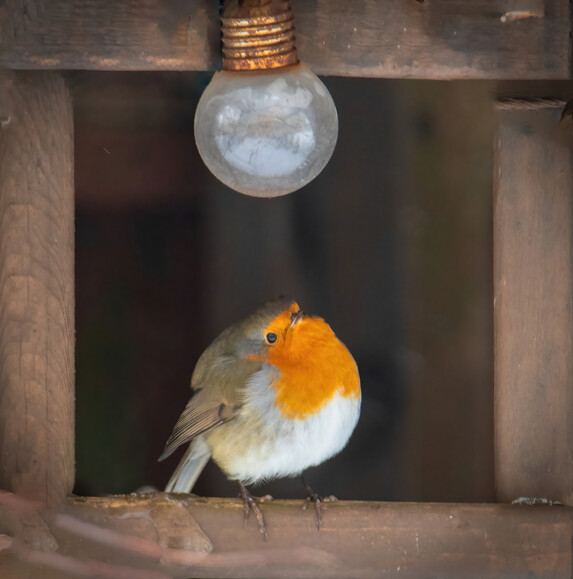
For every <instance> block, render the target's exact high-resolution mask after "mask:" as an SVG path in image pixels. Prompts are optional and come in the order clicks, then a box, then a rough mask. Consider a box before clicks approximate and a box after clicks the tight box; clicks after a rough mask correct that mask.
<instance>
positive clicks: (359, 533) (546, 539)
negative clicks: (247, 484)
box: [16, 493, 572, 579]
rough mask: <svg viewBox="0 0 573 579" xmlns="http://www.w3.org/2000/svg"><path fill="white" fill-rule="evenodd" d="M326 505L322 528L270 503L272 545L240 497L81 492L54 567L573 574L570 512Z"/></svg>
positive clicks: (63, 527) (296, 504)
mask: <svg viewBox="0 0 573 579" xmlns="http://www.w3.org/2000/svg"><path fill="white" fill-rule="evenodd" d="M324 509H325V510H324V516H323V526H322V528H321V530H320V531H318V530H317V528H316V525H315V513H314V507H313V505H310V508H309V509H308V510H301V502H300V501H272V502H266V503H264V504H263V505H262V510H263V513H264V516H265V518H266V522H267V528H268V540H267V541H263V539H262V536H261V535H260V533H259V531H258V528H257V523H256V521H255V520H254V518H253V517H251V520H249V522H248V524H247V525H246V526H244V525H243V506H242V503H241V502H240V501H239V500H238V499H215V498H213V499H202V498H198V497H189V496H188V495H167V494H164V493H157V494H147V495H128V496H115V497H105V498H81V497H76V498H72V499H70V501H69V504H68V512H67V513H65V514H60V515H58V516H57V517H56V518H55V519H53V520H52V522H51V525H50V531H51V533H52V534H53V537H55V539H56V540H57V542H58V544H59V548H58V553H57V555H58V557H59V558H62V557H63V560H61V559H58V558H56V559H55V561H54V562H53V564H54V565H55V564H63V563H66V564H68V565H71V564H72V562H73V563H74V564H79V562H83V563H82V564H83V565H88V566H89V565H94V564H95V563H94V561H97V564H98V565H99V566H101V565H106V566H108V567H107V568H108V569H113V568H118V569H119V568H120V567H121V568H123V569H125V568H126V566H131V567H133V568H134V569H146V570H147V571H146V572H152V573H155V575H151V576H152V577H167V576H169V577H172V576H173V577H187V576H189V575H192V576H193V577H268V578H273V577H285V576H288V577H315V578H319V577H333V578H335V577H380V576H382V575H384V576H390V577H394V576H400V577H416V578H418V577H442V578H449V577H451V578H456V579H457V578H459V577H496V578H497V579H503V578H504V577H525V576H527V577H530V578H538V577H552V578H560V577H563V578H565V577H567V578H570V577H571V571H572V565H571V562H572V559H571V537H572V532H571V531H572V522H571V514H572V510H571V509H570V508H568V507H560V506H553V507H550V506H521V505H519V506H518V505H501V504H497V505H494V504H482V505H478V504H448V503H379V502H351V501H336V502H329V503H325V504H324ZM130 536H131V537H130ZM16 555H18V552H16ZM19 555H20V557H21V559H22V561H24V562H25V563H27V564H32V563H33V562H34V561H35V558H34V557H31V556H30V553H27V552H26V551H25V550H24V551H20V553H19ZM44 558H45V557H44ZM62 561H63V562H62ZM48 562H49V561H48ZM189 566H191V567H192V569H190V568H189ZM47 570H48V568H45V571H47ZM110 573H111V575H110V576H115V575H113V572H112V571H110ZM56 576H57V575H56ZM98 576H99V575H98ZM106 576H107V575H106ZM118 576H119V575H118ZM122 576H123V575H122ZM129 576H130V577H139V575H136V574H133V575H129ZM147 576H148V575H145V577H147ZM42 577H51V575H50V574H42Z"/></svg>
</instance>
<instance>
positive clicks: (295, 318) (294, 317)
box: [290, 310, 303, 328]
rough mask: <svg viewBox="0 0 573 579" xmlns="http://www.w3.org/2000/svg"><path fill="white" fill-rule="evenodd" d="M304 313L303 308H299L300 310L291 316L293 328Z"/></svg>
mask: <svg viewBox="0 0 573 579" xmlns="http://www.w3.org/2000/svg"><path fill="white" fill-rule="evenodd" d="M302 316H303V313H302V310H298V312H295V313H294V314H293V315H292V316H291V317H290V325H291V328H294V327H295V326H296V325H297V324H298V323H299V322H300V320H301V319H302Z"/></svg>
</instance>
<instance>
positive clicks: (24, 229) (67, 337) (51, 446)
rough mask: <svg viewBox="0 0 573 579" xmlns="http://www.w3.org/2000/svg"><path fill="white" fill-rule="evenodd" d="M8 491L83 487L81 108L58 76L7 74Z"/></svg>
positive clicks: (2, 354) (2, 215) (3, 143)
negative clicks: (77, 365)
mask: <svg viewBox="0 0 573 579" xmlns="http://www.w3.org/2000/svg"><path fill="white" fill-rule="evenodd" d="M0 119H3V121H2V128H1V129H0V489H5V490H11V491H14V492H17V493H19V494H20V495H22V496H25V497H28V498H33V499H34V500H39V501H40V502H42V503H44V504H47V505H48V506H50V507H55V506H57V505H58V504H59V503H60V502H61V501H62V500H63V499H64V498H65V497H66V496H67V495H68V494H69V493H70V492H71V490H72V487H73V482H74V390H73V388H74V186H73V122H72V106H71V101H70V97H69V93H68V90H67V88H66V86H65V83H64V80H63V79H62V77H61V76H60V75H58V74H57V73H50V72H39V73H29V72H17V73H13V74H8V73H0Z"/></svg>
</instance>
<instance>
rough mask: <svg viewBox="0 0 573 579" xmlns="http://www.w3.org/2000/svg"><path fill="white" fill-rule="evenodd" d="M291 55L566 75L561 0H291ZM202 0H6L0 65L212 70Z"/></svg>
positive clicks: (340, 71)
mask: <svg viewBox="0 0 573 579" xmlns="http://www.w3.org/2000/svg"><path fill="white" fill-rule="evenodd" d="M292 7H293V10H294V14H295V26H296V35H297V48H298V52H299V57H300V58H301V60H303V61H305V62H306V63H307V64H308V65H310V67H311V68H312V69H313V70H314V71H315V72H316V73H317V74H324V75H339V76H365V77H387V78H430V79H454V78H491V79H569V78H571V57H570V39H569V32H570V14H569V10H570V7H569V2H568V1H567V0H545V1H544V0H524V1H523V2H514V1H511V0H472V2H467V1H465V0H432V1H427V2H417V1H416V0H385V1H380V0H353V1H352V2H348V1H346V0H292ZM219 38H220V32H219V22H218V3H217V2H211V1H210V0H195V1H193V2H182V1H177V2H161V0H134V1H132V2H114V1H112V0H100V1H99V2H88V1H87V0H75V1H69V0H53V1H51V2H45V1H43V0H27V1H26V2H24V1H23V0H7V1H6V2H4V3H3V5H2V6H0V46H1V47H2V50H1V52H0V66H4V67H7V68H12V69H93V70H213V69H215V68H219V66H220V52H219V51H220V40H219Z"/></svg>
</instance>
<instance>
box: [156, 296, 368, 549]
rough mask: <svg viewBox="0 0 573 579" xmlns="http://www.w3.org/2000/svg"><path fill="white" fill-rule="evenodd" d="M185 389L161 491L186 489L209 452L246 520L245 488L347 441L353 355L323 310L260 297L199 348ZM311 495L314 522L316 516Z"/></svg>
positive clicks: (252, 506) (249, 506)
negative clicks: (174, 461)
mask: <svg viewBox="0 0 573 579" xmlns="http://www.w3.org/2000/svg"><path fill="white" fill-rule="evenodd" d="M191 390H192V395H191V399H190V400H189V402H188V404H187V405H186V406H185V409H184V410H183V412H182V414H181V416H180V418H179V420H178V421H177V423H176V424H175V427H174V429H173V432H172V434H171V436H170V437H169V439H168V440H167V443H166V445H165V449H164V451H163V453H162V454H161V456H160V457H159V460H160V461H161V460H164V459H166V458H167V457H168V456H170V455H171V454H172V453H173V452H174V450H175V449H176V448H177V447H179V446H181V445H183V444H187V443H189V447H188V449H187V451H186V452H185V454H184V456H183V457H182V459H181V461H180V462H179V465H178V466H177V468H176V469H175V471H174V472H173V475H172V476H171V478H170V480H169V482H168V484H167V486H166V488H165V491H166V492H178V493H190V492H191V490H192V488H193V485H194V484H195V482H196V481H197V478H198V477H199V475H200V474H201V471H202V470H203V468H204V467H205V465H206V464H207V462H208V461H209V459H211V458H212V459H213V460H214V461H215V463H216V464H217V465H218V466H219V467H220V468H221V470H222V471H223V472H224V473H225V475H226V476H227V478H228V479H230V480H236V481H238V483H239V486H240V491H241V497H242V499H243V503H244V508H245V522H246V519H247V518H248V515H249V510H252V511H253V512H254V513H255V515H256V517H257V520H258V522H259V530H260V532H261V533H262V534H263V536H264V537H265V538H266V537H267V530H266V525H265V521H264V517H263V514H262V512H261V510H260V508H259V507H258V505H257V504H256V501H255V499H254V498H253V497H252V495H251V494H250V492H249V490H248V489H247V486H248V485H252V484H256V483H260V482H263V481H266V480H271V479H275V478H282V477H294V476H298V475H301V476H302V473H303V471H304V470H305V469H307V468H309V467H312V466H316V465H318V464H321V463H322V462H324V461H325V460H327V459H329V458H331V457H332V456H334V455H335V454H337V453H339V452H340V451H341V450H342V449H343V448H344V447H345V446H346V444H347V442H348V440H349V438H350V436H351V434H352V432H353V430H354V428H355V426H356V424H357V422H358V418H359V415H360V405H361V389H360V377H359V372H358V367H357V364H356V362H355V360H354V358H353V357H352V354H351V353H350V352H349V350H348V349H347V348H346V346H345V345H344V344H343V343H342V342H341V341H340V340H339V339H338V338H337V337H336V335H335V333H334V332H333V330H332V329H331V327H330V326H329V325H328V324H327V323H326V322H325V321H324V319H323V318H321V317H318V316H313V315H309V314H306V313H304V312H303V311H302V310H301V308H300V306H299V304H298V303H297V301H295V300H292V299H288V298H279V299H275V300H272V301H269V302H267V303H266V304H264V305H263V306H262V307H260V308H259V309H257V310H256V311H255V312H253V313H252V314H251V315H249V316H248V317H246V318H245V319H243V320H241V321H239V322H237V323H235V324H233V325H232V326H230V327H228V328H227V329H225V330H224V331H223V332H222V333H221V334H220V335H219V336H218V337H217V338H215V340H214V341H213V342H212V343H211V344H210V345H209V346H208V347H207V349H206V350H205V351H204V352H203V354H201V356H200V357H199V359H198V361H197V364H196V366H195V369H194V371H193V374H192V376H191ZM302 480H303V484H305V486H306V488H307V492H308V494H309V497H308V498H309V499H311V500H313V501H314V502H315V503H316V508H317V526H318V528H319V529H320V521H321V518H322V515H321V513H320V509H319V503H320V498H319V497H318V495H316V494H315V493H314V492H313V491H312V489H311V488H310V487H309V486H308V485H306V483H305V481H304V478H303V479H302Z"/></svg>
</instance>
